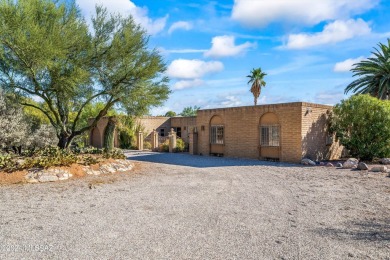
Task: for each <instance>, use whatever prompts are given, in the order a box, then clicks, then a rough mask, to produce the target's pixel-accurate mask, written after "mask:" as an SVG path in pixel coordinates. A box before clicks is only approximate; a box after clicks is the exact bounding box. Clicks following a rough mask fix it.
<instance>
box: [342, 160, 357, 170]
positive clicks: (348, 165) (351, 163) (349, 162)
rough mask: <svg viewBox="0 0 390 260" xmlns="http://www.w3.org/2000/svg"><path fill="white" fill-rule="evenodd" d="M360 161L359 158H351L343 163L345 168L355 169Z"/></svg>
mask: <svg viewBox="0 0 390 260" xmlns="http://www.w3.org/2000/svg"><path fill="white" fill-rule="evenodd" d="M358 163H359V160H358V159H355V158H349V159H348V160H346V161H345V162H344V163H343V169H355V168H356V167H357V166H358Z"/></svg>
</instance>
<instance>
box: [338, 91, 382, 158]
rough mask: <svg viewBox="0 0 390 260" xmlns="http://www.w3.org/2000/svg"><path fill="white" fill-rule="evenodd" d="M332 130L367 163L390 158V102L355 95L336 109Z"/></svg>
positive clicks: (352, 153)
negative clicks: (375, 159) (367, 161)
mask: <svg viewBox="0 0 390 260" xmlns="http://www.w3.org/2000/svg"><path fill="white" fill-rule="evenodd" d="M330 129H331V131H334V132H335V133H336V137H338V138H339V140H340V142H341V144H342V145H344V146H345V148H347V149H348V150H349V151H350V153H351V155H352V156H355V157H358V158H360V159H363V160H372V159H373V158H381V157H389V156H390V102H389V101H382V100H378V99H376V98H374V97H371V96H369V95H355V96H352V97H350V98H349V99H347V100H343V101H342V102H341V103H340V104H337V105H336V106H335V107H334V109H333V116H332V119H331V127H330Z"/></svg>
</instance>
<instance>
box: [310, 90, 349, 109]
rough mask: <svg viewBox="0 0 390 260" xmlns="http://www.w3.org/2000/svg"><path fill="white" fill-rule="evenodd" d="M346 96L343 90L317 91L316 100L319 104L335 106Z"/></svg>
mask: <svg viewBox="0 0 390 260" xmlns="http://www.w3.org/2000/svg"><path fill="white" fill-rule="evenodd" d="M343 98H345V95H344V94H343V91H328V92H319V93H316V95H315V97H314V102H315V103H318V104H326V105H330V106H333V105H335V104H337V103H339V102H340V100H342V99H343Z"/></svg>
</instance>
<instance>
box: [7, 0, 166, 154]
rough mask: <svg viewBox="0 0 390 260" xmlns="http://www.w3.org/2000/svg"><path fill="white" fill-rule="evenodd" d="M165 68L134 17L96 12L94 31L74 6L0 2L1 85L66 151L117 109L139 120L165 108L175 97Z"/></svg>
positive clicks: (41, 0)
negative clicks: (89, 114)
mask: <svg viewBox="0 0 390 260" xmlns="http://www.w3.org/2000/svg"><path fill="white" fill-rule="evenodd" d="M165 69H166V67H165V64H164V62H163V61H162V58H161V56H160V55H159V53H158V52H157V51H156V50H150V49H149V48H148V36H147V35H146V33H145V31H144V30H143V29H142V28H140V27H139V25H137V24H135V23H134V21H133V19H132V18H131V16H129V17H126V18H124V17H121V16H119V15H110V14H108V13H107V11H106V9H104V8H102V7H97V8H96V14H95V16H94V18H93V19H92V26H91V28H90V29H89V27H88V24H87V23H86V22H85V21H84V19H83V17H81V15H80V11H79V10H78V8H77V6H76V5H75V4H74V3H69V1H65V0H63V1H62V2H61V1H55V2H53V1H50V0H18V1H12V0H0V87H2V88H4V89H7V90H11V91H13V92H14V93H15V94H17V95H19V96H20V97H22V98H21V99H20V100H21V104H22V105H24V106H28V107H32V108H35V109H37V110H39V111H41V112H42V113H43V114H44V115H45V116H46V117H47V118H48V119H49V121H50V123H51V124H52V125H53V127H54V128H55V130H56V133H57V137H58V139H59V142H58V146H59V147H61V148H66V147H68V146H69V144H70V143H71V141H72V139H73V138H74V137H75V136H78V135H81V134H82V133H84V132H86V131H89V130H90V129H92V128H93V127H95V126H96V124H97V122H98V121H99V119H101V118H102V117H104V116H105V115H106V114H107V112H108V111H109V110H110V109H112V108H116V109H122V110H124V111H127V112H128V113H129V114H140V113H145V112H146V111H147V110H148V109H149V108H150V107H152V106H157V105H161V104H162V102H163V101H165V100H166V99H167V98H168V95H169V92H170V91H169V88H168V87H167V81H168V79H167V78H166V77H164V76H162V73H163V72H164V71H165ZM25 97H30V98H34V100H36V101H39V102H38V103H36V102H34V103H33V102H28V101H26V100H29V99H26V98H25ZM30 100H31V99H30ZM96 101H101V102H103V103H104V106H103V107H102V108H101V109H100V110H99V111H98V112H97V113H96V114H95V115H94V116H93V117H94V120H93V121H92V123H91V124H90V125H87V126H85V125H84V126H83V125H82V124H80V118H82V117H83V113H84V110H85V107H86V106H88V105H89V104H91V103H93V102H96Z"/></svg>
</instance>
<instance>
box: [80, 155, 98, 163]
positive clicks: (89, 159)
mask: <svg viewBox="0 0 390 260" xmlns="http://www.w3.org/2000/svg"><path fill="white" fill-rule="evenodd" d="M98 162H99V159H98V158H96V157H93V156H91V155H86V156H83V164H84V165H91V164H96V163H98Z"/></svg>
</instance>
